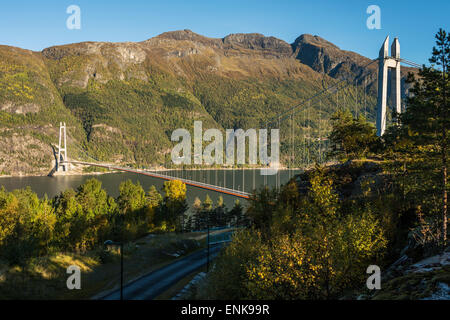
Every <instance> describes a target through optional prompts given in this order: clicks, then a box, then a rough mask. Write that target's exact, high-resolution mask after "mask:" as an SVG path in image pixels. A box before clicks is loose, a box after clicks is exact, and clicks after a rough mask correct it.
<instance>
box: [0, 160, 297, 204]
mask: <svg viewBox="0 0 450 320" xmlns="http://www.w3.org/2000/svg"><path fill="white" fill-rule="evenodd" d="M299 172H300V170H280V171H279V173H278V179H279V180H280V181H281V183H282V184H283V183H286V182H287V181H288V180H289V178H290V177H292V176H293V175H294V174H296V173H299ZM169 174H170V175H172V176H176V177H180V178H185V179H191V180H195V181H200V182H206V183H210V184H214V185H219V186H224V185H225V186H226V187H227V188H233V189H236V190H242V186H244V191H246V192H251V191H252V190H253V189H254V188H258V187H261V186H263V185H264V184H265V183H267V185H268V186H275V185H276V176H275V175H274V176H266V182H265V178H264V176H262V175H260V170H241V169H237V170H185V171H169ZM92 177H95V178H96V179H98V180H100V181H101V182H102V186H103V188H104V189H105V190H106V191H107V192H108V194H109V195H111V196H113V197H117V196H118V193H119V184H120V183H121V182H122V181H125V180H128V179H130V180H132V181H133V182H134V183H136V182H137V181H139V182H140V184H141V185H142V186H143V188H144V190H146V191H148V189H149V188H150V186H152V185H154V186H155V187H156V188H157V189H158V190H159V191H160V192H161V193H162V187H163V184H164V181H163V180H160V179H156V178H152V177H148V176H144V175H140V174H136V173H108V174H102V175H78V176H55V177H12V178H0V186H4V187H5V188H6V189H7V190H8V191H12V190H14V189H20V188H25V187H27V186H30V187H31V189H32V190H33V191H34V192H36V193H37V194H38V196H39V197H43V196H44V195H45V194H46V195H47V196H48V197H49V198H52V197H54V196H55V195H57V194H59V193H60V192H61V191H64V190H66V189H69V188H73V189H76V188H77V187H78V186H79V185H80V184H82V183H83V182H85V181H86V180H87V179H90V178H92ZM207 194H208V195H209V196H210V197H211V199H212V200H213V201H214V202H216V201H217V200H218V198H219V196H220V195H222V197H223V199H224V202H225V204H226V205H227V207H228V208H231V207H232V206H233V204H234V201H235V200H236V199H237V198H236V197H233V196H231V195H226V194H220V193H218V192H214V191H211V190H204V189H200V188H196V187H192V186H187V202H188V204H189V206H190V207H191V206H192V204H193V203H194V200H195V198H196V197H199V198H200V199H201V200H202V201H203V200H204V199H205V197H206V195H207ZM240 201H241V203H242V204H243V205H245V204H246V201H245V200H244V199H240Z"/></svg>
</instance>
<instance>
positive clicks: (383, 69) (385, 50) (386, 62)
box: [377, 36, 402, 137]
mask: <svg viewBox="0 0 450 320" xmlns="http://www.w3.org/2000/svg"><path fill="white" fill-rule="evenodd" d="M391 54H392V55H391V56H389V36H387V37H386V40H384V43H383V46H382V47H381V49H380V55H379V60H378V100H377V135H378V136H379V137H381V136H382V135H383V134H384V131H385V129H386V106H387V101H388V74H389V69H391V93H393V94H394V106H395V110H396V112H397V113H401V112H402V105H401V103H402V100H401V75H400V43H399V41H398V38H395V39H394V42H393V43H392V46H391Z"/></svg>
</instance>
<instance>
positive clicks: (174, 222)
mask: <svg viewBox="0 0 450 320" xmlns="http://www.w3.org/2000/svg"><path fill="white" fill-rule="evenodd" d="M163 189H164V192H165V196H164V199H163V203H162V206H161V211H160V214H161V217H160V218H161V220H160V221H162V224H163V225H164V226H165V227H164V228H169V229H171V230H176V231H181V229H182V226H183V225H184V214H185V212H186V210H187V209H188V205H187V203H186V184H184V183H183V182H181V181H179V180H172V181H166V182H164V187H163Z"/></svg>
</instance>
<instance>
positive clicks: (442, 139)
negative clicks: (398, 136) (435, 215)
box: [399, 29, 450, 245]
mask: <svg viewBox="0 0 450 320" xmlns="http://www.w3.org/2000/svg"><path fill="white" fill-rule="evenodd" d="M430 63H432V64H435V65H437V66H438V68H435V66H433V65H432V66H430V67H426V66H423V67H422V69H421V70H420V71H419V78H418V79H415V77H414V76H413V75H412V74H410V75H409V76H408V82H410V83H414V86H413V88H412V89H411V90H410V92H411V94H412V95H411V96H410V97H408V98H407V108H406V112H404V113H403V114H402V115H400V117H399V119H400V123H401V124H402V131H401V133H402V134H403V135H404V136H406V137H407V139H409V140H410V141H412V146H413V148H412V149H410V150H407V151H406V152H408V153H409V154H410V155H411V154H413V155H415V156H416V157H421V158H422V159H424V160H425V162H428V163H430V164H432V166H433V167H434V168H436V169H437V170H439V171H440V176H441V178H440V180H441V183H440V188H439V189H440V192H441V215H442V242H443V245H445V244H446V242H447V193H448V183H447V180H448V177H447V172H448V156H449V150H448V145H449V141H448V139H449V132H448V131H449V129H450V105H449V102H448V100H449V99H448V93H449V92H450V82H449V67H450V34H447V32H445V31H444V30H442V29H440V30H439V32H438V33H437V34H436V47H434V48H433V53H432V57H431V58H430Z"/></svg>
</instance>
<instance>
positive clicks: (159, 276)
mask: <svg viewBox="0 0 450 320" xmlns="http://www.w3.org/2000/svg"><path fill="white" fill-rule="evenodd" d="M221 247H222V245H212V246H211V247H210V259H213V258H215V257H216V256H217V255H218V254H219V251H220V249H221ZM202 266H205V268H206V249H203V250H200V251H198V252H195V253H193V254H190V255H188V256H187V257H185V258H182V259H180V260H178V261H175V262H173V263H171V264H169V265H167V266H165V267H162V268H161V269H158V270H155V271H153V272H152V273H149V274H148V275H146V276H143V277H141V278H139V279H137V280H135V281H133V282H132V283H129V284H128V285H126V286H124V288H123V298H124V300H151V299H154V298H156V297H157V296H159V295H160V294H161V293H163V292H164V291H166V290H167V289H169V288H170V287H171V286H173V285H174V284H176V283H177V282H178V281H180V280H181V279H183V278H184V277H186V276H187V275H189V274H191V273H192V272H194V271H195V270H196V269H198V268H200V267H202ZM102 299H103V300H119V299H120V289H119V290H117V291H114V292H112V293H110V294H108V295H106V296H105V297H103V298H102Z"/></svg>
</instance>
